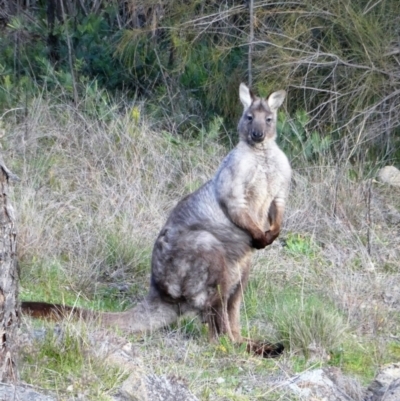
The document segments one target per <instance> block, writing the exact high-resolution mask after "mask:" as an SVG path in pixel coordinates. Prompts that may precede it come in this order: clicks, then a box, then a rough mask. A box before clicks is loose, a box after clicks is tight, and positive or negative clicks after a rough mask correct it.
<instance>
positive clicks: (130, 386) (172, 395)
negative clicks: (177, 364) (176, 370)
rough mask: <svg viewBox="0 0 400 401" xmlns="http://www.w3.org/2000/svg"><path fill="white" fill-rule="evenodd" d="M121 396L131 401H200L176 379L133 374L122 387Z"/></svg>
mask: <svg viewBox="0 0 400 401" xmlns="http://www.w3.org/2000/svg"><path fill="white" fill-rule="evenodd" d="M120 392H121V395H122V396H123V397H124V398H125V399H126V400H129V401H199V400H198V398H197V397H195V396H194V395H193V394H192V393H191V392H190V391H189V390H188V389H187V388H186V386H185V385H184V384H183V383H181V382H180V381H179V380H178V379H176V378H167V377H165V376H157V375H153V374H151V375H146V376H143V375H141V374H140V373H139V372H138V373H136V372H133V373H132V374H131V375H130V376H129V378H128V379H127V380H125V382H124V383H123V385H122V387H121V390H120Z"/></svg>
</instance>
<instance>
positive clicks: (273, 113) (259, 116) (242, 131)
mask: <svg viewBox="0 0 400 401" xmlns="http://www.w3.org/2000/svg"><path fill="white" fill-rule="evenodd" d="M239 96H240V101H241V102H242V104H243V107H244V111H243V115H242V118H241V119H240V121H239V125H238V130H239V136H240V139H241V140H243V141H246V142H247V143H248V144H249V145H251V146H256V145H258V144H261V143H263V142H264V141H267V140H270V139H275V136H276V119H277V111H278V108H279V107H280V106H281V104H282V103H283V101H284V100H285V96H286V92H285V91H284V90H280V91H277V92H274V93H272V94H271V95H270V96H269V97H268V98H266V99H263V98H259V97H257V96H254V95H253V93H252V92H251V90H250V89H249V88H248V87H247V86H246V85H245V84H244V83H241V84H240V87H239Z"/></svg>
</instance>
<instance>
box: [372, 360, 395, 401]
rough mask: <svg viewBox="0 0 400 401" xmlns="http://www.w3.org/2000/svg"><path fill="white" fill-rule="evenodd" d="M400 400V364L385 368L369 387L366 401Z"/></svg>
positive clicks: (392, 364) (389, 365)
mask: <svg viewBox="0 0 400 401" xmlns="http://www.w3.org/2000/svg"><path fill="white" fill-rule="evenodd" d="M399 400H400V363H391V364H388V365H385V366H383V367H382V368H381V369H380V370H379V372H378V374H377V375H376V377H375V379H374V381H373V382H372V383H371V384H370V386H369V387H368V394H367V397H366V399H365V401H399Z"/></svg>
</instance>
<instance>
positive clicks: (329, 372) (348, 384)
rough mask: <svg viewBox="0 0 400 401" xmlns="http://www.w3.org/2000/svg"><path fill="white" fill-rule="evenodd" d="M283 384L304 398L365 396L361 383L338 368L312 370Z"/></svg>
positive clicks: (352, 400) (340, 400) (353, 400)
mask: <svg viewBox="0 0 400 401" xmlns="http://www.w3.org/2000/svg"><path fill="white" fill-rule="evenodd" d="M283 384H284V385H285V386H287V387H288V388H289V389H290V390H291V391H292V392H293V393H295V394H296V395H297V396H299V397H300V398H301V399H304V400H327V401H361V400H362V397H363V391H362V388H361V386H360V385H359V383H358V382H357V381H356V380H355V379H352V378H350V377H347V376H344V375H343V374H342V373H341V371H340V369H338V368H325V369H315V370H310V371H307V372H304V373H302V374H300V375H298V376H295V377H294V378H291V379H289V380H287V381H286V383H283Z"/></svg>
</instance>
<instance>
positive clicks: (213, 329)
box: [206, 299, 235, 342]
mask: <svg viewBox="0 0 400 401" xmlns="http://www.w3.org/2000/svg"><path fill="white" fill-rule="evenodd" d="M206 315H207V317H206V322H207V323H208V337H209V340H210V341H211V342H213V341H215V340H216V339H217V338H218V336H220V335H227V336H228V337H229V339H230V340H231V341H234V340H235V338H234V336H233V334H232V330H231V326H230V322H229V315H228V308H227V300H226V299H222V300H221V301H218V302H214V306H212V307H208V308H207V311H206Z"/></svg>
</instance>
